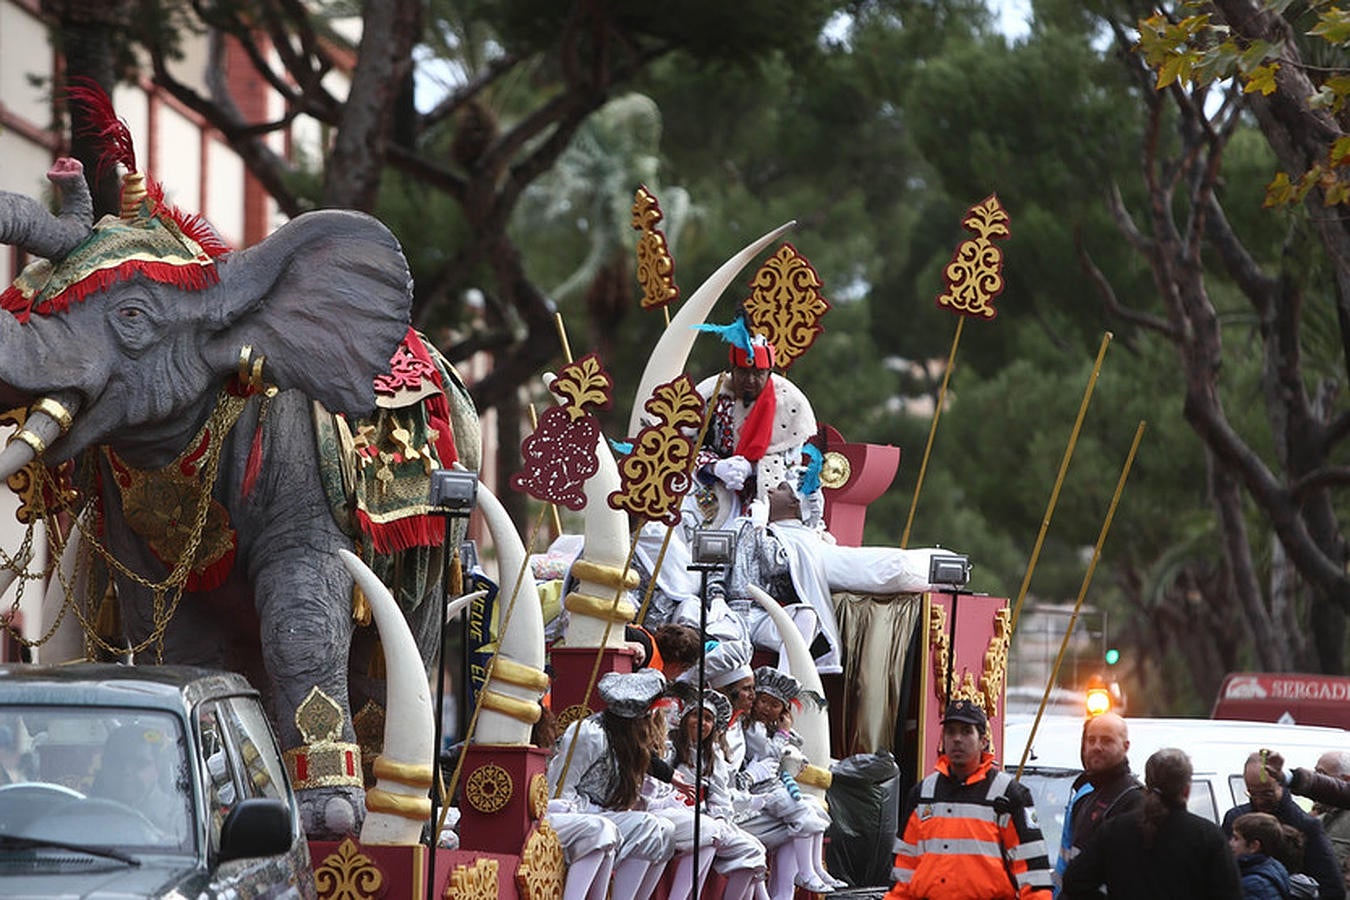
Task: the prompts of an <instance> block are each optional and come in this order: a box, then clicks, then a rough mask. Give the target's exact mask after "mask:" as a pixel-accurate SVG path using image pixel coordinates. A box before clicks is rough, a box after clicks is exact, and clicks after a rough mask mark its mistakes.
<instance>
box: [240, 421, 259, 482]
mask: <svg viewBox="0 0 1350 900" xmlns="http://www.w3.org/2000/svg"><path fill="white" fill-rule="evenodd" d="M261 471H262V421H261V420H259V422H258V427H257V428H254V429H253V443H252V444H251V445H250V446H249V448H248V462H247V463H246V464H245V465H244V484H243V488H242V489H241V492H240V495H241V496H242V497H243V498H244V499H245V500H247V499H248V498H249V497H250V496H251V495H252V494H253V486H254V485H256V484H257V483H258V473H259V472H261Z"/></svg>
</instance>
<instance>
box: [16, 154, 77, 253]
mask: <svg viewBox="0 0 1350 900" xmlns="http://www.w3.org/2000/svg"><path fill="white" fill-rule="evenodd" d="M47 178H48V179H49V180H50V181H51V182H52V183H53V184H54V185H56V188H57V191H58V192H59V193H60V195H61V213H60V215H59V216H54V215H52V214H51V213H50V212H48V211H47V210H46V209H45V208H44V207H43V206H42V205H41V204H40V203H38V202H37V201H36V200H33V199H32V198H30V197H26V196H24V195H22V194H13V193H10V192H8V191H0V244H8V245H10V246H13V247H18V248H19V249H21V250H25V251H27V252H28V253H31V254H33V255H34V256H41V257H42V258H44V259H49V260H60V259H62V258H64V257H65V255H66V254H67V253H69V252H70V251H71V250H74V249H75V248H76V247H78V246H79V245H80V244H81V243H82V242H83V241H84V240H85V239H86V238H88V237H89V234H90V232H91V231H92V229H93V226H94V202H93V200H92V198H91V197H90V196H89V185H88V184H87V183H86V182H85V180H84V166H83V165H81V164H80V162H79V161H78V160H75V159H71V158H70V157H62V158H61V159H58V160H57V161H56V162H55V163H54V164H53V165H52V167H51V169H50V170H48V172H47Z"/></svg>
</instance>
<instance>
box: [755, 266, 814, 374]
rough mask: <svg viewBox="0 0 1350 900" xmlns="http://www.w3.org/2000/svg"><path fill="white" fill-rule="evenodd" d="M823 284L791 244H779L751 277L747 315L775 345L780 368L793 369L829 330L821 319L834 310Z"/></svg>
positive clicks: (757, 332) (758, 331)
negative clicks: (826, 330) (800, 357)
mask: <svg viewBox="0 0 1350 900" xmlns="http://www.w3.org/2000/svg"><path fill="white" fill-rule="evenodd" d="M823 286H824V284H823V282H821V280H820V276H819V275H818V274H816V270H815V269H813V268H812V267H811V263H810V262H808V261H807V259H806V257H805V256H802V255H801V254H800V253H798V252H797V248H795V247H793V246H792V245H791V244H783V246H781V247H779V248H778V251H777V252H776V253H774V255H773V256H770V257H769V258H768V259H766V260H765V261H764V265H762V266H760V267H759V271H758V272H756V273H755V277H754V278H753V279H752V280H751V282H750V296H749V297H747V298H745V300H744V302H743V305H744V307H745V314H746V316H747V317H748V318H749V319H750V324H751V325H752V326H753V327H752V328H751V331H753V332H754V333H755V334H762V335H764V336H765V337H766V338H768V340H769V343H770V344H772V345H773V352H774V363H775V364H776V365H777V366H778V367H779V368H781V369H784V370H786V369H788V368H790V367H791V366H792V363H793V362H794V361H795V360H796V359H797V358H798V357H799V356H801V355H802V354H803V353H805V352H806V351H807V350H809V349H811V345H812V344H813V343H815V340H816V337H817V336H818V335H819V334H820V333H821V332H822V331H824V330H825V329H824V328H823V327H822V326H821V324H820V320H821V318H822V317H823V316H824V315H825V314H826V313H827V312H829V311H830V301H828V300H826V299H825V298H824V297H822V296H821V294H820V289H821V287H823Z"/></svg>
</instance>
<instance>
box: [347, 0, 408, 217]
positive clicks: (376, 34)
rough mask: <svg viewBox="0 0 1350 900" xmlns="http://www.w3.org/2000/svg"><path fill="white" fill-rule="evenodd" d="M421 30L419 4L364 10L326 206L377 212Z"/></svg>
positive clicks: (400, 2) (394, 2) (401, 0)
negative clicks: (395, 123)
mask: <svg viewBox="0 0 1350 900" xmlns="http://www.w3.org/2000/svg"><path fill="white" fill-rule="evenodd" d="M421 30H422V4H421V2H420V0H390V2H385V3H367V4H366V9H365V15H364V16H363V18H362V32H361V47H360V50H359V52H358V56H357V63H356V71H355V72H354V73H353V75H352V84H351V89H350V91H349V92H348V94H347V102H346V104H344V105H343V108H342V124H341V125H340V126H339V128H338V133H337V139H336V140H335V141H334V143H333V153H332V156H331V158H330V159H329V161H328V165H327V167H326V168H325V170H324V188H323V202H324V205H325V206H345V207H351V208H353V209H360V210H364V211H366V212H373V211H374V210H375V202H376V200H377V199H378V197H379V192H380V176H381V174H382V172H383V170H384V162H385V157H386V153H387V145H388V143H389V141H390V140H391V139H392V136H393V128H394V122H395V116H394V112H395V110H396V109H398V108H399V106H400V101H403V102H404V103H406V102H407V95H406V93H405V88H406V85H407V80H408V76H409V74H410V73H411V72H412V49H413V45H414V44H416V43H417V39H418V38H419V37H421Z"/></svg>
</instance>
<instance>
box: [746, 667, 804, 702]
mask: <svg viewBox="0 0 1350 900" xmlns="http://www.w3.org/2000/svg"><path fill="white" fill-rule="evenodd" d="M801 691H802V686H801V683H800V682H799V681H797V679H795V678H793V677H792V676H791V675H788V674H786V673H784V672H780V671H778V670H777V669H775V668H773V667H771V666H760V667H759V668H758V669H756V670H755V693H757V694H768V695H769V696H770V697H772V698H774V699H775V700H778V701H779V702H781V703H791V702H792V701H793V700H796V699H797V695H798V694H800V693H801Z"/></svg>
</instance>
